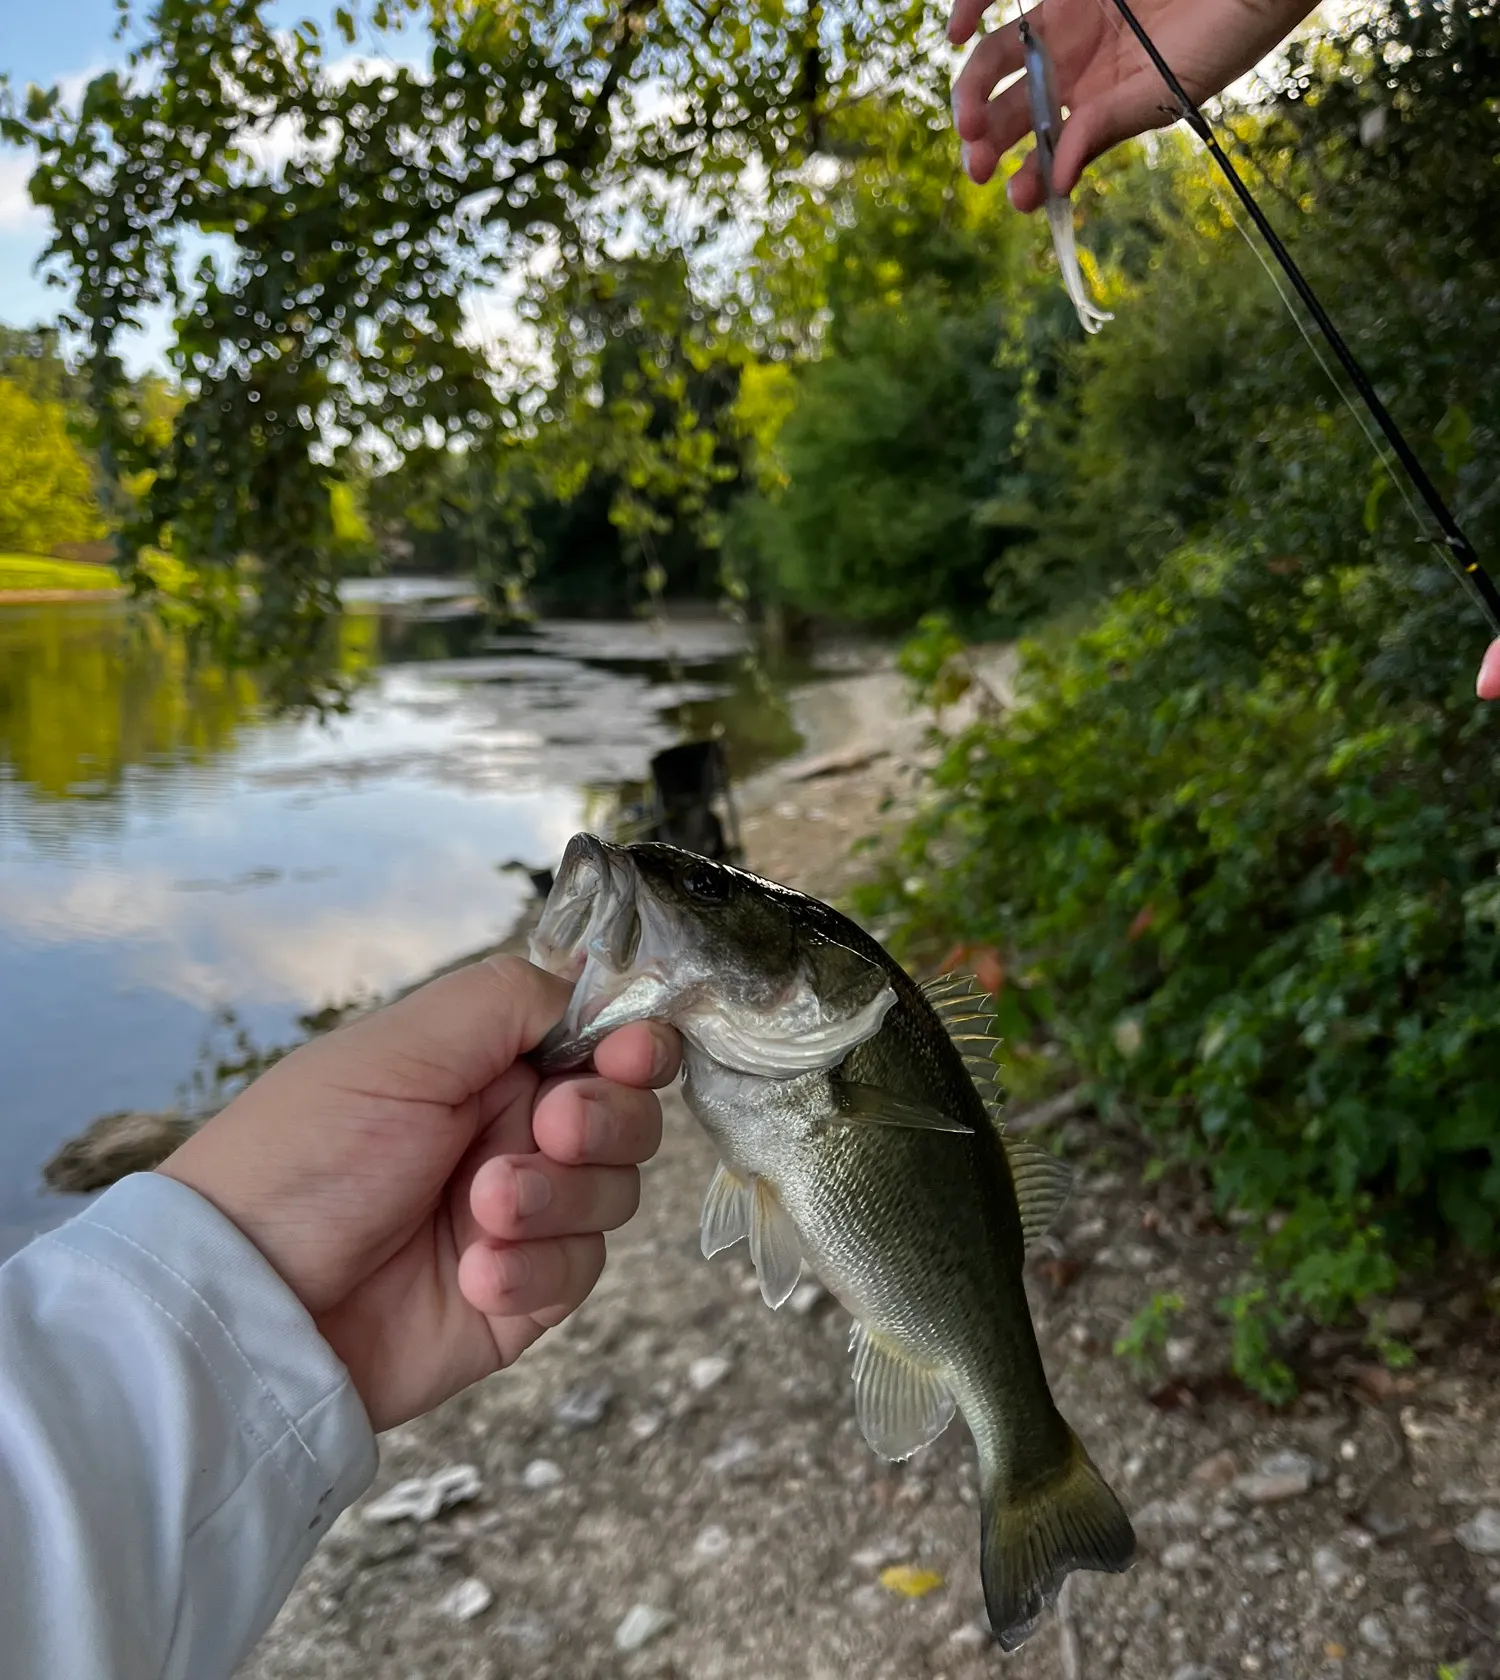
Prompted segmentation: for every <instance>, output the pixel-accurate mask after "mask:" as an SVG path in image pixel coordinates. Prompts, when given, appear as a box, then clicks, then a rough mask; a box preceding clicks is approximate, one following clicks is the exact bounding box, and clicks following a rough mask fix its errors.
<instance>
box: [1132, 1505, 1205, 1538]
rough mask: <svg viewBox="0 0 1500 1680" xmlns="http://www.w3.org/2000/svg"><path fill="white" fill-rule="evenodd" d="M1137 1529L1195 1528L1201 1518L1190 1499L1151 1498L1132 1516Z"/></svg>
mask: <svg viewBox="0 0 1500 1680" xmlns="http://www.w3.org/2000/svg"><path fill="white" fill-rule="evenodd" d="M1133 1520H1134V1522H1135V1526H1136V1528H1137V1529H1148V1530H1149V1529H1158V1530H1164V1529H1173V1528H1196V1527H1197V1525H1198V1524H1199V1523H1200V1522H1201V1521H1202V1520H1203V1518H1202V1515H1201V1513H1200V1512H1199V1510H1198V1507H1197V1506H1196V1505H1195V1504H1194V1503H1193V1501H1192V1500H1191V1499H1153V1500H1151V1501H1150V1503H1149V1504H1146V1505H1142V1506H1141V1508H1140V1510H1139V1511H1137V1512H1136V1514H1135V1517H1134V1519H1133Z"/></svg>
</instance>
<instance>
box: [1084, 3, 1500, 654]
mask: <svg viewBox="0 0 1500 1680" xmlns="http://www.w3.org/2000/svg"><path fill="white" fill-rule="evenodd" d="M1097 3H1098V4H1100V5H1103V4H1104V0H1097ZM1112 4H1113V5H1114V7H1115V10H1116V11H1117V12H1118V13H1119V14H1120V16H1121V17H1122V18H1123V19H1124V21H1125V23H1126V25H1127V26H1128V28H1129V29H1130V32H1131V33H1132V34H1133V35H1134V36H1135V38H1136V40H1137V41H1139V42H1140V44H1141V47H1142V49H1143V50H1144V52H1145V54H1146V56H1147V58H1149V59H1150V60H1151V63H1152V65H1153V66H1154V67H1155V69H1156V72H1157V74H1158V75H1159V76H1160V77H1161V79H1162V80H1163V81H1164V82H1165V83H1166V85H1167V89H1168V91H1169V92H1170V93H1171V95H1172V97H1173V99H1175V100H1176V101H1177V108H1178V114H1179V115H1180V116H1181V117H1182V119H1183V121H1184V122H1186V123H1187V125H1188V127H1189V128H1191V129H1192V131H1193V133H1194V134H1196V135H1197V136H1198V138H1199V139H1200V140H1201V141H1202V142H1203V144H1204V146H1205V147H1207V149H1208V153H1209V156H1210V157H1212V158H1213V160H1214V162H1215V163H1216V164H1217V165H1218V167H1219V171H1220V173H1221V174H1222V175H1223V176H1224V179H1225V180H1226V181H1227V182H1228V183H1229V185H1230V187H1231V188H1232V189H1233V191H1234V195H1235V197H1236V198H1238V199H1239V201H1240V203H1241V205H1242V206H1243V207H1244V210H1245V213H1246V215H1248V216H1249V218H1250V220H1251V221H1252V222H1253V223H1254V225H1255V228H1256V231H1257V232H1258V233H1259V234H1260V236H1261V238H1262V239H1263V240H1265V242H1266V245H1267V247H1268V248H1269V249H1270V252H1271V254H1272V256H1273V257H1275V259H1276V261H1277V263H1278V264H1279V265H1280V267H1281V270H1282V272H1283V274H1285V276H1286V278H1287V280H1288V281H1290V282H1291V285H1292V288H1293V290H1294V291H1295V292H1296V294H1297V296H1298V297H1299V298H1300V299H1301V300H1302V303H1303V305H1304V306H1305V307H1306V309H1307V312H1308V314H1309V315H1311V316H1312V318H1313V320H1314V321H1315V322H1316V323H1317V326H1318V330H1319V331H1320V332H1321V333H1322V335H1323V337H1324V339H1325V340H1326V341H1327V343H1328V346H1329V348H1330V349H1331V350H1332V351H1333V353H1334V355H1335V356H1336V357H1337V359H1338V361H1339V364H1340V365H1341V366H1342V368H1343V370H1344V372H1345V374H1346V375H1347V376H1348V378H1349V382H1350V384H1352V385H1353V387H1354V389H1355V390H1356V391H1357V392H1358V393H1359V396H1360V399H1361V400H1362V401H1363V403H1364V405H1365V407H1366V409H1367V410H1368V411H1369V413H1370V415H1371V417H1372V418H1373V419H1374V421H1375V423H1376V425H1377V426H1378V427H1379V428H1380V431H1381V433H1382V434H1383V435H1384V437H1385V440H1386V442H1387V443H1388V444H1389V445H1390V448H1391V451H1392V453H1393V454H1394V455H1395V457H1396V459H1397V460H1398V461H1399V462H1400V463H1401V466H1402V468H1403V469H1404V470H1405V472H1406V475H1407V478H1408V480H1409V481H1410V483H1411V484H1412V486H1413V487H1414V488H1415V489H1416V491H1417V494H1418V495H1419V496H1420V497H1421V498H1422V500H1423V502H1425V503H1426V505H1427V510H1428V512H1429V513H1430V514H1431V515H1432V518H1433V520H1434V522H1435V523H1436V525H1437V528H1438V530H1439V532H1440V533H1441V540H1440V541H1439V543H1438V546H1439V547H1440V548H1441V550H1442V553H1443V557H1444V558H1445V559H1446V560H1447V562H1448V564H1449V566H1450V567H1451V568H1452V570H1453V573H1454V575H1455V576H1456V577H1457V578H1458V580H1459V581H1460V582H1461V583H1462V584H1463V585H1464V587H1465V589H1467V590H1468V592H1469V594H1470V597H1471V598H1472V599H1473V601H1474V604H1475V605H1476V606H1477V607H1478V608H1479V611H1480V612H1481V614H1483V616H1484V619H1485V622H1486V623H1487V624H1488V625H1489V627H1490V630H1491V631H1492V632H1493V633H1494V634H1495V635H1497V636H1500V590H1497V589H1496V587H1495V583H1494V580H1493V579H1492V578H1491V577H1490V575H1489V573H1488V572H1487V571H1486V570H1485V569H1484V567H1483V566H1482V565H1481V564H1480V561H1479V556H1478V555H1477V554H1476V553H1475V551H1474V546H1473V544H1472V543H1470V541H1469V539H1468V538H1467V537H1466V536H1465V535H1464V532H1463V528H1462V527H1461V526H1460V525H1459V523H1458V520H1457V519H1456V518H1455V517H1454V514H1453V512H1452V510H1451V509H1450V508H1449V506H1448V504H1447V502H1446V501H1445V500H1444V499H1443V496H1442V494H1441V492H1440V491H1439V490H1438V488H1437V486H1436V485H1435V484H1434V483H1433V482H1432V480H1431V478H1429V477H1428V475H1427V469H1426V468H1425V467H1424V466H1423V465H1422V463H1421V461H1420V459H1419V458H1418V456H1417V453H1416V451H1415V450H1414V449H1413V448H1412V446H1411V445H1410V444H1409V443H1408V442H1407V440H1406V435H1405V433H1404V432H1402V430H1401V428H1400V426H1398V425H1397V424H1396V421H1395V419H1394V418H1393V417H1392V415H1391V413H1390V411H1389V410H1388V409H1387V408H1386V406H1385V404H1384V403H1383V402H1382V401H1381V399H1380V395H1379V393H1378V392H1377V391H1376V389H1375V387H1374V386H1373V385H1372V384H1371V383H1370V379H1369V376H1368V375H1367V374H1366V373H1365V370H1364V368H1363V367H1362V366H1361V365H1360V362H1359V359H1358V358H1357V357H1356V356H1355V354H1354V352H1353V351H1352V350H1351V349H1350V348H1349V346H1348V344H1347V343H1345V341H1344V337H1343V335H1342V334H1341V333H1340V332H1339V330H1338V328H1337V327H1336V326H1335V325H1334V323H1333V321H1332V319H1331V318H1330V316H1329V314H1328V311H1327V310H1326V309H1325V308H1324V307H1323V304H1322V302H1321V300H1320V299H1319V297H1318V294H1317V293H1316V292H1315V291H1314V290H1313V288H1312V285H1311V283H1310V282H1309V281H1308V279H1307V277H1306V276H1305V275H1304V274H1303V272H1302V270H1301V269H1300V268H1299V267H1298V266H1297V264H1296V261H1295V260H1294V259H1293V257H1292V254H1291V252H1290V251H1288V250H1287V248H1286V246H1285V245H1284V244H1283V243H1282V241H1281V238H1280V236H1279V235H1278V234H1277V232H1276V229H1275V228H1274V227H1273V226H1272V225H1271V223H1270V221H1269V220H1268V219H1267V217H1266V214H1265V212H1264V211H1263V210H1262V209H1261V207H1260V205H1259V204H1258V203H1257V202H1256V199H1255V195H1254V194H1253V193H1252V192H1251V191H1250V188H1249V187H1248V186H1247V185H1246V184H1245V181H1244V179H1243V178H1242V177H1241V175H1240V173H1239V171H1238V170H1237V169H1236V168H1235V166H1234V163H1233V161H1232V160H1231V159H1230V157H1229V154H1228V153H1227V152H1226V151H1225V150H1224V148H1223V147H1222V146H1221V145H1220V144H1219V139H1218V136H1217V135H1216V134H1215V133H1214V131H1213V128H1212V126H1211V125H1210V123H1209V121H1208V119H1207V117H1205V116H1204V114H1203V112H1202V111H1201V110H1200V109H1199V107H1198V105H1197V103H1196V101H1195V100H1194V99H1193V98H1192V96H1191V95H1190V94H1189V93H1188V91H1187V89H1186V88H1185V87H1183V85H1182V83H1181V82H1180V81H1178V79H1177V77H1176V75H1175V74H1174V73H1173V70H1172V67H1171V65H1169V64H1168V63H1167V61H1166V59H1164V58H1163V57H1162V55H1161V52H1160V50H1159V49H1158V47H1157V45H1156V42H1155V41H1153V40H1152V39H1151V37H1150V35H1149V34H1147V32H1146V29H1145V27H1144V25H1143V24H1142V23H1141V21H1140V19H1139V18H1138V17H1137V16H1136V15H1135V13H1134V11H1133V10H1132V9H1131V6H1130V3H1129V0H1112ZM1277 289H1278V291H1280V287H1279V286H1278V288H1277ZM1284 295H1285V294H1284V293H1283V296H1284ZM1292 314H1293V318H1294V319H1298V317H1297V313H1296V311H1295V310H1293V312H1292ZM1298 325H1299V327H1300V326H1301V322H1300V320H1298ZM1320 361H1321V358H1320ZM1335 388H1337V386H1336V387H1335ZM1381 459H1382V461H1383V460H1384V457H1383V456H1382V457H1381ZM1387 470H1389V469H1387ZM1393 476H1394V475H1393ZM1398 482H1399V480H1398Z"/></svg>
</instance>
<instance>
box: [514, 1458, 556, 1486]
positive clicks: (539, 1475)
mask: <svg viewBox="0 0 1500 1680" xmlns="http://www.w3.org/2000/svg"><path fill="white" fill-rule="evenodd" d="M562 1479H563V1469H562V1465H560V1464H554V1463H553V1462H552V1460H551V1459H550V1458H534V1459H532V1461H531V1463H530V1464H528V1465H527V1466H526V1468H525V1469H524V1470H523V1471H522V1472H521V1486H522V1487H525V1488H530V1489H531V1491H532V1492H533V1493H540V1492H541V1491H542V1489H543V1488H550V1487H556V1486H557V1484H558V1483H559V1482H560V1481H562Z"/></svg>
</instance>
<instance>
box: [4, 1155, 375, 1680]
mask: <svg viewBox="0 0 1500 1680" xmlns="http://www.w3.org/2000/svg"><path fill="white" fill-rule="evenodd" d="M374 1469H375V1447H374V1438H373V1436H372V1434H371V1432H370V1428H369V1424H368V1421H367V1419H366V1416H365V1413H364V1410H363V1408H362V1406H361V1404H360V1401H359V1399H358V1397H357V1396H356V1395H355V1393H354V1391H353V1389H352V1387H351V1386H350V1384H349V1381H348V1377H347V1374H346V1373H345V1371H344V1369H343V1367H342V1366H341V1365H340V1364H339V1363H338V1361H337V1360H336V1359H335V1358H334V1356H333V1354H332V1352H331V1351H330V1350H329V1348H328V1347H327V1345H326V1343H324V1341H323V1340H322V1338H321V1337H320V1336H319V1335H318V1333H317V1331H316V1329H315V1328H314V1326H313V1323H312V1320H311V1319H310V1318H309V1317H308V1315H307V1313H306V1311H305V1310H304V1309H303V1307H302V1306H301V1305H300V1303H299V1302H298V1301H297V1300H296V1298H295V1297H294V1296H293V1295H292V1293H291V1292H290V1290H289V1289H288V1288H287V1287H286V1285H285V1284H284V1283H283V1282H282V1281H281V1279H280V1278H279V1277H278V1276H277V1275H276V1273H275V1272H274V1271H273V1270H272V1269H271V1267H270V1266H269V1265H268V1264H267V1263H266V1261H265V1260H264V1259H263V1258H262V1257H261V1256H260V1254H259V1253H258V1252H257V1251H256V1250H255V1249H254V1248H253V1247H252V1246H251V1245H250V1244H249V1243H248V1242H247V1240H246V1239H245V1238H244V1237H243V1236H241V1235H240V1233H239V1232H238V1231H237V1230H236V1229H235V1228H234V1227H233V1226H232V1225H231V1224H230V1223H229V1222H228V1221H227V1220H226V1219H225V1218H224V1217H223V1216H222V1215H221V1214H219V1213H217V1212H216V1211H215V1210H214V1209H213V1208H212V1207H211V1206H210V1205H209V1204H208V1203H207V1202H205V1201H204V1200H203V1199H202V1198H201V1197H199V1196H197V1195H196V1194H194V1193H193V1192H192V1191H190V1190H188V1189H186V1188H185V1187H184V1186H182V1185H180V1184H176V1183H173V1182H171V1181H170V1180H168V1179H166V1178H164V1177H162V1176H160V1175H153V1174H141V1175H139V1176H138V1177H136V1178H132V1179H127V1180H125V1181H124V1182H123V1183H122V1184H120V1185H118V1186H116V1188H115V1189H114V1190H111V1191H110V1192H109V1193H108V1194H107V1195H105V1196H104V1197H103V1198H101V1199H100V1201H99V1202H97V1203H95V1204H94V1206H93V1207H92V1208H90V1209H89V1210H88V1211H87V1212H86V1213H84V1214H83V1215H82V1216H81V1217H80V1218H79V1219H77V1220H74V1221H72V1222H71V1223H70V1224H68V1225H66V1226H63V1227H62V1228H61V1229H60V1230H58V1231H55V1232H52V1233H51V1234H49V1235H48V1236H45V1237H42V1238H40V1239H38V1241H36V1242H34V1243H33V1244H31V1245H30V1246H29V1247H28V1248H26V1249H24V1250H23V1251H22V1252H21V1253H20V1254H18V1255H17V1256H15V1258H14V1259H12V1260H11V1261H9V1262H8V1263H7V1264H6V1265H5V1266H4V1267H0V1535H3V1536H4V1540H3V1542H0V1545H3V1560H0V1561H3V1568H0V1629H3V1630H4V1637H5V1641H6V1645H5V1661H4V1664H3V1666H4V1668H5V1672H6V1673H7V1674H8V1675H14V1676H15V1677H16V1680H55V1677H57V1676H61V1675H66V1676H68V1677H69V1680H96V1677H97V1680H137V1677H140V1680H147V1677H149V1680H167V1677H170V1676H183V1677H184V1680H186V1677H188V1676H191V1677H192V1680H214V1677H215V1676H220V1675H223V1676H227V1675H229V1674H230V1673H231V1671H232V1670H233V1669H234V1667H235V1666H236V1665H237V1664H238V1662H239V1661H240V1660H241V1658H242V1657H243V1656H244V1655H245V1653H246V1652H247V1651H248V1650H249V1649H250V1647H251V1646H252V1645H253V1644H254V1642H255V1640H256V1639H257V1638H258V1637H259V1636H260V1634H261V1633H262V1632H263V1631H264V1629H265V1628H266V1626H267V1625H268V1624H269V1623H270V1621H271V1619H272V1618H273V1617H274V1615H275V1614H276V1611H277V1609H278V1608H279V1606H280V1604H281V1602H282V1600H283V1599H284V1597H285V1596H286V1593H287V1592H288V1591H289V1590H290V1588H291V1585H292V1583H293V1582H294V1581H295V1579H296V1577H297V1574H298V1573H299V1571H300V1570H301V1568H302V1565H303V1564H304V1563H305V1562H306V1560H307V1558H308V1556H309V1555H310V1554H311V1552H312V1549H313V1547H314V1546H315V1545H316V1543H317V1541H318V1539H319V1538H320V1536H321V1535H322V1534H323V1533H324V1532H326V1530H327V1528H328V1525H329V1524H330V1523H331V1522H332V1520H333V1519H334V1517H336V1516H337V1515H338V1513H339V1511H340V1510H342V1509H343V1507H344V1506H345V1505H346V1504H348V1503H349V1501H350V1500H352V1499H353V1498H354V1497H356V1496H357V1494H358V1493H360V1492H361V1491H362V1490H363V1489H364V1488H365V1487H366V1486H367V1485H368V1483H369V1481H370V1479H371V1477H372V1475H373V1473H374Z"/></svg>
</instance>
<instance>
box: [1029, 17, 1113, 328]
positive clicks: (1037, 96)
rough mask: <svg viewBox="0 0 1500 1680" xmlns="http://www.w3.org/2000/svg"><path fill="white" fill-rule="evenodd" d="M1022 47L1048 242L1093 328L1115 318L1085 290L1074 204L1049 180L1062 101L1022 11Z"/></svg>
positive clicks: (1048, 63)
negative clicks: (1044, 194) (1043, 190)
mask: <svg viewBox="0 0 1500 1680" xmlns="http://www.w3.org/2000/svg"><path fill="white" fill-rule="evenodd" d="M1020 30H1021V50H1022V53H1023V55H1024V62H1025V65H1026V92H1027V96H1028V97H1029V99H1030V101H1031V127H1032V130H1033V132H1034V133H1035V134H1036V155H1037V163H1038V165H1039V166H1040V168H1041V171H1042V185H1043V186H1044V187H1045V188H1046V189H1047V225H1048V226H1049V227H1050V228H1051V229H1052V248H1053V250H1055V251H1056V252H1057V265H1058V267H1059V268H1060V269H1061V270H1062V277H1063V285H1064V286H1065V287H1066V288H1067V293H1068V297H1069V299H1070V300H1071V301H1072V304H1073V307H1074V309H1076V310H1077V311H1078V320H1079V323H1080V325H1081V326H1082V327H1083V330H1084V331H1085V332H1089V333H1096V332H1098V330H1099V329H1100V327H1102V326H1103V325H1104V323H1105V322H1106V321H1112V320H1114V316H1113V315H1111V314H1110V313H1109V312H1108V311H1107V310H1104V309H1100V308H1099V307H1098V305H1097V304H1095V302H1094V300H1093V299H1092V298H1091V297H1090V296H1089V292H1088V287H1087V285H1086V284H1085V283H1084V278H1083V270H1082V269H1081V268H1080V267H1079V266H1078V247H1077V245H1076V243H1075V242H1074V239H1073V204H1072V200H1071V199H1069V198H1068V197H1067V195H1066V194H1064V193H1060V192H1058V190H1057V188H1056V186H1055V185H1054V184H1053V178H1052V163H1053V158H1054V157H1055V155H1056V152H1057V140H1058V136H1059V135H1060V134H1061V132H1062V104H1061V101H1060V100H1059V99H1058V97H1057V83H1056V81H1055V79H1054V78H1053V75H1052V59H1051V57H1050V55H1049V54H1048V52H1047V48H1046V45H1045V43H1044V42H1043V41H1042V38H1041V36H1040V35H1038V34H1037V33H1036V31H1035V30H1034V29H1033V28H1032V27H1031V25H1030V24H1029V23H1028V22H1027V21H1026V19H1025V18H1024V17H1023V18H1022V19H1021V24H1020Z"/></svg>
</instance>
